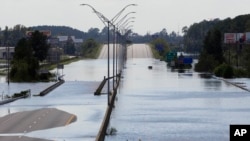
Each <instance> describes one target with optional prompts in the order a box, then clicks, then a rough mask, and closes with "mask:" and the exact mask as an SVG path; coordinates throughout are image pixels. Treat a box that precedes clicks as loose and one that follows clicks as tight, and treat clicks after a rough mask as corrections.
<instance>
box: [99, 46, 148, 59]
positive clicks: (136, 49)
mask: <svg viewBox="0 0 250 141" xmlns="http://www.w3.org/2000/svg"><path fill="white" fill-rule="evenodd" d="M109 54H110V59H112V57H113V45H112V44H110V49H109ZM107 55H108V46H107V45H103V47H102V50H101V52H100V55H99V59H106V58H108V57H107ZM127 58H152V52H151V48H150V47H149V46H148V45H146V44H132V45H130V46H128V47H127Z"/></svg>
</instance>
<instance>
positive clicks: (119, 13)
mask: <svg viewBox="0 0 250 141" xmlns="http://www.w3.org/2000/svg"><path fill="white" fill-rule="evenodd" d="M129 6H137V4H128V5H126V6H125V7H124V8H123V9H122V10H121V11H120V12H118V13H117V14H116V15H115V16H114V18H112V19H111V22H113V23H114V22H115V21H116V20H117V19H118V18H119V16H120V15H121V14H122V12H123V11H124V10H125V9H126V8H127V7H129Z"/></svg>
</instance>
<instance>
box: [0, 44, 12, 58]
mask: <svg viewBox="0 0 250 141" xmlns="http://www.w3.org/2000/svg"><path fill="white" fill-rule="evenodd" d="M8 52H9V53H8ZM14 52H15V47H0V59H7V58H10V59H12V58H13V56H14ZM8 54H9V55H8Z"/></svg>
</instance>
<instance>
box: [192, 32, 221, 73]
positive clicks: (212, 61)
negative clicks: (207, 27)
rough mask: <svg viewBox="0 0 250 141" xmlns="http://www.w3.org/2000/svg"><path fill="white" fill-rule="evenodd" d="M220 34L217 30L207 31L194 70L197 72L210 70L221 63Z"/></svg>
mask: <svg viewBox="0 0 250 141" xmlns="http://www.w3.org/2000/svg"><path fill="white" fill-rule="evenodd" d="M223 61H224V58H223V51H222V35H221V33H220V31H219V30H217V29H213V30H211V31H209V32H208V33H207V35H206V37H205V40H204V46H203V50H202V52H201V54H200V56H199V62H198V63H197V64H196V65H195V70H196V71H199V72H212V71H213V70H214V68H215V67H216V66H218V65H220V64H221V63H223Z"/></svg>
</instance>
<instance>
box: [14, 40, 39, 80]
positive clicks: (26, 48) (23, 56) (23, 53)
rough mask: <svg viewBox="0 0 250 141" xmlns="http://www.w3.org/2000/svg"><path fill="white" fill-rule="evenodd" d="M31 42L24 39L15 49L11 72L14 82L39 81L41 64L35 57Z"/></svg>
mask: <svg viewBox="0 0 250 141" xmlns="http://www.w3.org/2000/svg"><path fill="white" fill-rule="evenodd" d="M32 52H33V49H32V48H31V46H30V44H29V41H28V40H27V39H25V38H22V39H20V40H19V42H18V43H17V46H16V47H15V54H14V58H13V61H12V65H11V70H10V79H11V80H12V81H18V82H21V81H25V82H27V81H34V80H37V79H38V70H39V62H38V60H37V58H35V57H34V56H33V53H32Z"/></svg>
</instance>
